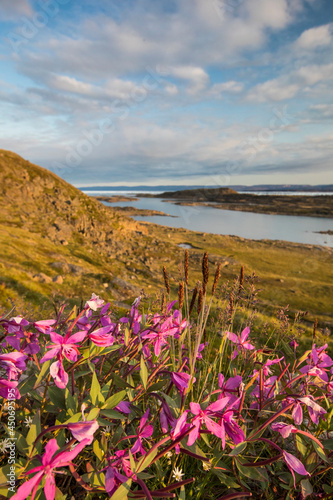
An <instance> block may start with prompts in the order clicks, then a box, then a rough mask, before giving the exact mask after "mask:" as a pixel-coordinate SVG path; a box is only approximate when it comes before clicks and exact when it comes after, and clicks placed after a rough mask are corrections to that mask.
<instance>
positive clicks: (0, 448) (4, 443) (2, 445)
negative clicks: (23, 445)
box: [0, 438, 10, 453]
mask: <svg viewBox="0 0 333 500" xmlns="http://www.w3.org/2000/svg"><path fill="white" fill-rule="evenodd" d="M9 443H10V439H9V438H6V439H3V440H2V441H1V443H0V452H1V453H5V452H6V449H7V446H9Z"/></svg>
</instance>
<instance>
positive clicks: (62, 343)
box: [40, 332, 87, 363]
mask: <svg viewBox="0 0 333 500" xmlns="http://www.w3.org/2000/svg"><path fill="white" fill-rule="evenodd" d="M86 335H87V332H77V333H74V334H73V335H70V334H69V333H67V334H66V335H65V337H63V336H62V335H59V334H58V333H55V332H50V337H51V340H52V342H53V344H51V345H49V346H47V349H50V351H49V352H48V353H46V354H45V355H44V356H43V357H42V359H41V360H40V362H41V363H44V362H45V361H48V360H49V359H52V358H54V357H55V356H58V358H59V357H60V358H62V356H65V358H67V359H68V360H69V361H74V363H75V361H77V355H78V354H80V353H79V350H78V348H77V347H76V345H75V344H77V343H78V342H82V340H83V339H84V338H85V337H86Z"/></svg>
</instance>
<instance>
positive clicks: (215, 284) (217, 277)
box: [212, 262, 221, 295]
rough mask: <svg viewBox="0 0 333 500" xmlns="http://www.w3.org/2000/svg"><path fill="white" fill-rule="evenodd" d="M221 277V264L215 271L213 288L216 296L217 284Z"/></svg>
mask: <svg viewBox="0 0 333 500" xmlns="http://www.w3.org/2000/svg"><path fill="white" fill-rule="evenodd" d="M220 276H221V262H219V263H218V264H217V268H216V271H215V277H214V283H213V288H212V295H214V294H215V290H216V287H217V282H218V280H219V277H220Z"/></svg>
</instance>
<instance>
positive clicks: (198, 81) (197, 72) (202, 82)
mask: <svg viewBox="0 0 333 500" xmlns="http://www.w3.org/2000/svg"><path fill="white" fill-rule="evenodd" d="M167 73H168V75H169V76H173V77H175V78H180V79H181V80H187V81H188V82H189V87H188V89H187V90H188V92H189V93H190V94H197V93H198V92H200V91H202V90H204V89H205V88H206V87H207V85H208V83H209V76H208V74H207V73H206V71H205V70H204V69H202V68H199V67H196V66H173V67H169V68H168V69H167Z"/></svg>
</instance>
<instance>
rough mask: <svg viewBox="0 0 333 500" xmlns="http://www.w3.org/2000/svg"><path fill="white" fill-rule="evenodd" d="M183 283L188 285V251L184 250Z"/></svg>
mask: <svg viewBox="0 0 333 500" xmlns="http://www.w3.org/2000/svg"><path fill="white" fill-rule="evenodd" d="M184 271H185V283H186V285H188V250H185V258H184Z"/></svg>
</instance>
